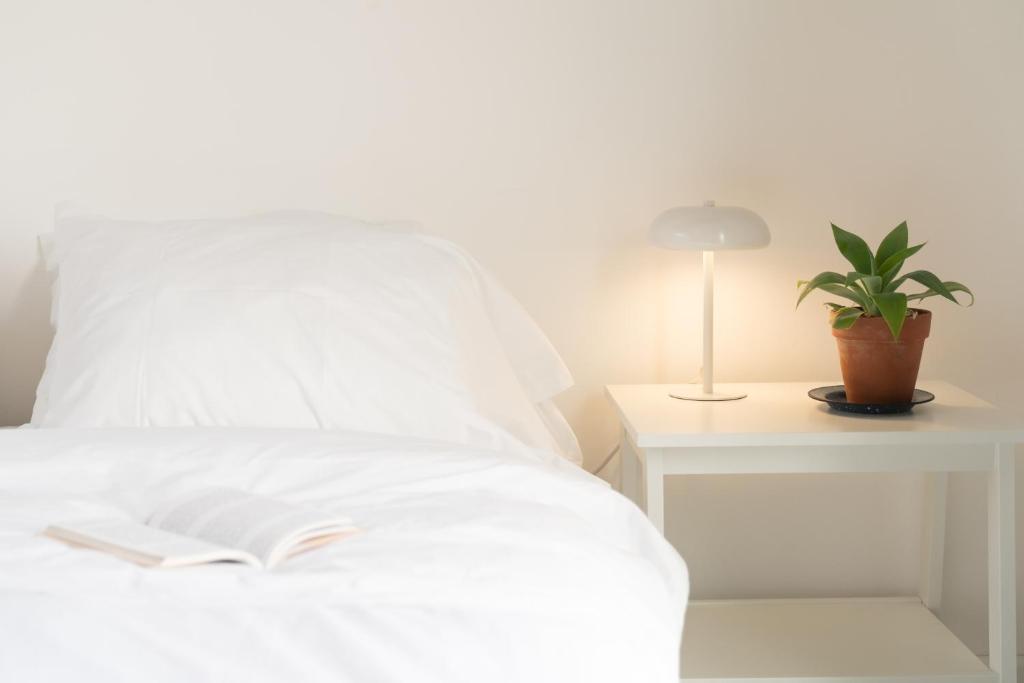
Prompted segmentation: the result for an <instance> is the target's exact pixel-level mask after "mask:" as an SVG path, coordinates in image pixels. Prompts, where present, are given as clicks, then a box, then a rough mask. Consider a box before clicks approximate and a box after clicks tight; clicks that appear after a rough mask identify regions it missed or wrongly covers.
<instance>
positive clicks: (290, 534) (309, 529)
mask: <svg viewBox="0 0 1024 683" xmlns="http://www.w3.org/2000/svg"><path fill="white" fill-rule="evenodd" d="M356 531H357V529H356V528H355V527H354V526H352V521H351V520H350V519H348V518H347V517H341V516H338V515H333V514H330V513H322V512H318V511H316V510H311V509H309V508H304V507H300V506H297V505H290V504H288V503H284V502H281V501H278V500H274V499H273V498H267V497H264V496H258V495H254V494H251V493H246V492H245V491H238V490H236V489H229V488H209V489H203V490H200V491H196V492H193V493H190V494H188V495H185V496H181V497H179V498H175V499H173V500H170V501H168V502H166V503H164V504H162V505H160V506H159V507H158V508H157V509H156V510H155V511H154V512H153V514H152V515H151V516H150V518H149V519H148V520H147V521H146V522H145V523H140V522H135V521H131V520H104V521H92V522H81V523H73V524H62V525H59V526H57V525H54V526H49V527H47V528H46V530H45V531H43V534H44V535H46V536H50V537H53V538H56V539H60V540H62V541H65V542H68V543H71V544H72V545H76V546H83V547H86V548H92V549H95V550H102V551H104V552H108V553H110V554H112V555H116V556H118V557H120V558H123V559H126V560H130V561H132V562H136V563H138V564H141V565H144V566H147V567H182V566H186V565H194V564H206V563H209V562H244V563H245V564H249V565H252V566H254V567H263V568H266V569H271V568H273V567H274V566H275V565H277V564H278V563H279V562H281V561H282V560H284V559H286V558H288V557H291V556H292V555H296V554H298V553H301V552H304V551H306V550H310V549H312V548H316V547H318V546H321V545H323V544H325V543H330V542H331V541H335V540H338V539H340V538H344V537H346V536H350V535H352V534H353V533H355V532H356Z"/></svg>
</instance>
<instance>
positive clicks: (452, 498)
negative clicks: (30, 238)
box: [0, 215, 688, 683]
mask: <svg viewBox="0 0 1024 683" xmlns="http://www.w3.org/2000/svg"><path fill="white" fill-rule="evenodd" d="M58 228H59V229H58V232H57V244H56V247H55V250H54V253H55V254H56V255H55V256H54V257H53V258H52V259H51V265H52V266H53V267H54V268H55V269H56V271H55V273H56V274H57V276H58V277H57V282H58V286H57V289H56V295H55V301H54V321H55V325H56V330H57V337H56V341H55V343H54V347H53V349H51V352H50V357H49V358H48V361H47V369H46V375H45V376H44V379H43V381H42V382H41V384H40V389H39V395H38V399H37V402H36V409H35V412H34V414H33V425H34V427H26V428H23V429H17V430H2V431H0V681H18V682H19V683H21V682H23V681H105V682H106V681H143V680H144V681H176V682H177V681H182V682H183V681H189V682H196V681H236V680H237V681H246V682H250V681H321V680H323V681H328V680H329V681H352V682H358V683H370V682H377V681H402V682H405V681H439V682H440V681H444V682H446V683H455V682H458V681H473V682H476V681H488V682H494V681H531V682H538V681H558V682H560V683H565V682H571V681H581V682H582V681H586V682H587V683H600V682H603V681H607V682H609V683H611V682H613V681H614V682H616V683H619V682H622V681H644V682H652V683H656V682H665V683H668V682H669V681H675V680H676V679H677V676H678V650H679V642H680V638H681V633H682V625H683V615H684V610H685V606H686V600H687V592H688V581H687V574H686V568H685V566H684V564H683V562H682V560H681V559H680V558H679V556H678V554H676V552H675V551H674V550H673V549H672V548H671V547H670V546H669V545H668V544H667V543H666V542H665V541H664V539H663V538H662V537H661V536H660V534H658V533H657V532H656V530H655V529H654V527H653V526H652V525H651V524H650V523H649V522H648V521H647V519H646V518H645V517H644V516H643V514H642V513H641V512H640V511H639V510H638V509H637V508H636V506H635V505H633V504H632V503H631V502H629V501H628V500H626V499H625V498H623V497H622V496H620V495H618V494H617V493H615V492H614V491H612V490H610V489H609V487H608V486H607V485H606V484H605V483H604V482H602V481H600V480H599V479H597V478H596V477H593V476H591V475H590V474H587V473H586V472H584V471H583V470H581V469H580V468H579V466H578V465H577V464H575V463H574V462H572V460H574V459H578V455H579V453H578V447H577V445H576V443H575V438H574V437H573V436H572V433H571V430H569V429H568V427H567V425H566V423H565V421H564V418H562V417H561V415H560V413H558V412H557V409H555V408H554V407H553V404H552V403H551V400H550V399H551V397H552V396H553V395H554V394H555V393H557V392H558V391H560V390H562V389H564V388H565V386H567V385H568V384H567V383H568V382H569V381H571V378H569V375H568V371H567V370H566V369H565V367H564V365H563V364H562V363H561V359H559V358H558V356H557V354H556V353H555V352H554V350H553V348H552V347H551V346H550V343H549V342H548V341H547V339H546V338H545V337H544V336H543V334H542V333H541V332H540V331H539V329H538V328H536V326H535V325H534V323H533V322H532V321H531V320H530V319H529V316H527V315H526V314H525V312H524V311H522V309H520V308H518V304H516V303H515V302H514V300H512V299H511V298H510V297H509V296H508V295H507V294H506V293H504V291H503V290H501V289H500V287H498V286H497V285H496V283H494V282H493V281H491V280H490V279H489V278H488V276H486V274H483V273H482V271H481V270H480V269H479V267H478V266H477V265H476V264H475V263H474V262H472V261H471V260H469V259H468V257H466V256H465V255H464V254H462V253H461V252H460V251H459V250H457V249H456V248H454V247H453V246H452V245H449V244H447V243H441V242H439V241H437V240H432V239H430V238H422V237H417V236H411V235H401V234H397V233H394V232H381V231H380V230H379V229H376V228H374V229H370V228H368V227H367V226H365V225H356V224H355V223H354V222H352V221H341V220H340V219H334V218H325V217H313V218H310V217H309V216H308V215H303V216H295V215H290V216H283V217H282V215H274V216H271V217H261V218H259V219H256V220H251V221H242V222H238V221H235V222H230V223H227V224H206V223H204V224H200V225H197V224H194V223H187V224H180V223H178V224H171V225H154V224H138V225H134V224H128V225H126V224H121V223H116V222H109V221H106V220H105V219H96V218H93V217H90V218H88V219H87V220H78V221H77V222H74V221H72V222H71V223H70V224H69V225H66V226H65V228H64V232H63V233H62V232H61V229H60V226H58ZM254 245H255V246H254ZM296 264H300V265H301V266H302V267H296ZM311 264H312V265H313V266H315V267H311ZM256 427H261V428H256ZM270 427H273V428H270ZM370 432H376V433H370ZM211 485H222V486H230V487H234V488H239V489H244V490H247V491H251V492H254V493H262V494H266V495H270V496H273V497H276V498H280V499H282V500H284V501H287V502H294V503H301V504H308V505H311V506H314V507H317V508H322V509H325V510H329V511H337V512H339V513H341V514H343V515H346V516H349V517H351V518H352V519H353V520H354V522H355V523H356V524H357V525H358V526H359V527H360V528H361V529H362V530H363V531H362V533H360V534H358V535H357V536H356V537H354V538H351V539H347V540H345V541H342V542H339V543H336V544H333V545H329V546H325V547H323V548H319V549H316V550H314V551H311V552H309V553H306V554H303V555H300V556H297V557H295V558H292V559H290V560H289V561H287V562H286V563H284V564H283V565H282V566H281V567H279V568H277V569H275V570H273V571H260V570H257V569H253V568H251V567H247V566H243V565H230V564H219V565H210V566H202V567H193V568H185V569H165V570H161V569H143V568H140V567H137V566H135V565H132V564H130V563H127V562H125V561H123V560H120V559H117V558H115V557H113V556H111V555H107V554H103V553H100V552H95V551H90V550H83V549H74V548H71V547H69V546H66V545H64V544H62V543H60V542H58V541H55V540H52V539H49V538H46V537H43V536H40V535H39V532H40V531H41V530H42V529H43V528H44V527H46V526H47V525H48V524H51V523H67V522H76V521H86V520H90V519H98V518H109V517H112V516H116V517H125V518H130V519H135V520H138V519H143V518H145V517H146V515H147V514H148V513H149V512H150V511H151V510H152V508H153V506H154V505H156V504H157V503H158V502H159V501H160V500H161V499H164V498H166V497H167V496H169V495H171V494H173V493H176V492H181V491H185V490H190V489H195V488H198V487H205V486H211Z"/></svg>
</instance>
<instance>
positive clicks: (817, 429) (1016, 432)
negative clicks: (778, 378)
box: [607, 381, 1024, 448]
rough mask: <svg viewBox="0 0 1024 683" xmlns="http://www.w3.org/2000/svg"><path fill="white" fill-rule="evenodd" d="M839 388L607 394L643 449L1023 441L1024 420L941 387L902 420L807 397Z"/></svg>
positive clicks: (627, 387)
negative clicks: (734, 395)
mask: <svg viewBox="0 0 1024 683" xmlns="http://www.w3.org/2000/svg"><path fill="white" fill-rule="evenodd" d="M829 384H841V382H771V383H745V384H716V385H715V389H716V390H719V391H725V392H743V393H746V394H747V397H746V398H743V399H740V400H738V401H714V402H712V401H708V402H703V401H684V400H679V399H675V398H672V397H670V396H669V395H668V394H669V392H670V391H672V390H673V389H675V388H678V387H679V385H667V384H621V385H611V386H608V387H607V392H608V396H609V397H610V398H611V400H612V403H613V405H614V406H615V409H616V410H617V411H618V414H619V417H620V419H621V420H622V424H623V427H624V428H625V429H626V431H627V432H628V433H629V435H630V438H631V439H632V440H633V442H634V443H635V444H636V445H637V446H639V447H662V448H672V447H687V446H689V447H696V446H795V445H800V446H811V445H822V446H825V445H845V444H851V445H871V444H875V445H884V444H919V445H924V444H953V443H956V444H966V443H992V442H1002V443H1014V442H1019V441H1024V417H1022V416H1020V415H1017V414H1015V413H1012V412H1010V411H1006V410H1002V409H999V408H996V407H995V406H993V405H991V404H990V403H987V402H986V401H984V400H982V399H980V398H978V397H976V396H974V395H972V394H970V393H968V392H967V391H964V390H963V389H961V388H959V387H957V386H954V385H952V384H950V383H948V382H942V381H922V382H920V383H919V384H918V387H919V388H922V389H925V390H927V391H930V392H932V393H933V394H935V400H934V401H933V402H931V403H926V404H923V405H919V406H917V407H915V408H914V410H913V412H911V413H906V414H902V415H855V414H850V413H837V412H834V411H832V410H831V409H830V408H828V406H826V405H825V404H823V403H821V402H819V401H815V400H813V399H811V398H810V397H808V396H807V392H808V391H810V390H811V389H813V388H815V387H820V386H826V385H829Z"/></svg>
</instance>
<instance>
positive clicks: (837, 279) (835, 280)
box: [796, 270, 846, 306]
mask: <svg viewBox="0 0 1024 683" xmlns="http://www.w3.org/2000/svg"><path fill="white" fill-rule="evenodd" d="M844 282H846V278H845V277H843V276H842V275H840V274H839V273H833V272H832V271H830V270H826V271H825V272H824V273H818V274H817V275H815V276H814V277H813V278H811V279H810V280H800V281H799V282H797V283H796V285H797V287H803V291H802V292H800V297H799V298H798V299H797V300H796V305H797V306H799V305H800V302H801V301H803V300H804V299H805V298H806V297H807V295H808V294H810V293H811V292H813V291H814V290H816V289H818V288H820V287H821V286H822V285H828V284H843V283H844Z"/></svg>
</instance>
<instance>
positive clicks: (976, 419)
mask: <svg viewBox="0 0 1024 683" xmlns="http://www.w3.org/2000/svg"><path fill="white" fill-rule="evenodd" d="M826 384H829V383H828V382H788V383H771V384H721V385H717V386H716V388H717V387H721V390H722V391H727V392H735V393H745V394H747V398H745V399H743V400H739V401H729V402H720V403H719V402H699V401H680V400H677V399H673V398H671V397H669V395H668V394H669V392H670V391H671V390H673V388H674V385H619V386H609V387H607V393H608V396H609V398H610V399H611V401H612V404H613V405H614V406H615V409H616V411H617V413H618V416H619V419H620V420H621V422H622V444H621V448H622V450H621V455H622V490H623V493H625V494H626V495H627V496H629V497H630V498H632V499H633V500H634V501H636V502H637V503H638V504H640V505H641V506H642V507H643V508H644V509H645V511H646V512H647V516H648V517H649V518H650V520H651V522H653V523H654V525H655V526H656V527H658V529H659V530H661V531H662V532H664V515H665V511H664V479H665V477H666V476H669V475H685V474H767V473H838V472H905V471H919V472H927V473H930V477H929V488H930V491H929V501H930V502H929V506H930V509H929V513H928V514H927V515H926V528H925V530H924V534H925V536H924V539H925V546H924V547H925V552H924V554H923V558H922V567H921V581H920V586H919V595H918V596H911V597H907V598H877V599H874V598H849V599H824V600H709V601H699V600H697V601H693V602H692V603H691V604H690V607H689V609H688V610H687V616H686V627H685V629H684V634H683V658H682V675H683V679H684V680H687V681H692V680H705V681H708V682H709V683H710V681H713V680H717V681H719V682H720V683H721V679H729V681H730V683H734V682H735V681H740V680H761V681H765V680H766V679H771V680H773V681H781V680H791V679H797V680H799V679H801V678H803V679H806V680H813V681H814V683H824V682H826V681H827V682H828V683H833V682H838V681H841V680H843V681H865V682H866V681H873V682H874V683H893V682H895V681H897V680H898V681H899V682H900V683H926V682H932V681H935V680H936V677H938V676H943V678H941V680H942V681H943V682H944V683H967V682H979V683H980V682H981V681H989V682H998V683H1016V680H1017V679H1016V668H1017V659H1016V657H1017V653H1016V645H1017V628H1016V611H1015V607H1016V596H1015V589H1016V584H1015V574H1014V558H1015V554H1014V553H1015V551H1014V454H1013V451H1014V444H1015V443H1017V442H1021V441H1024V425H1022V420H1021V419H1020V418H1019V417H1017V416H1015V415H1012V414H1010V413H1007V412H1005V411H1001V410H999V409H997V408H995V407H993V406H992V405H990V404H988V403H986V402H985V401H983V400H981V399H979V398H977V397H975V396H972V395H971V394H969V393H967V392H966V391H964V390H962V389H959V388H958V387H955V386H953V385H951V384H948V383H945V382H921V383H920V384H919V386H920V388H923V389H926V390H928V391H931V392H932V393H934V394H935V396H936V399H935V401H934V402H933V403H928V404H925V405H921V406H917V407H916V408H915V409H914V412H912V413H909V414H904V415H893V416H864V415H850V414H843V413H835V412H832V411H831V410H829V409H828V407H827V406H825V405H823V404H821V403H819V402H817V401H813V400H811V399H810V398H809V397H808V396H807V392H808V391H809V390H810V389H812V388H814V387H816V386H823V385H826ZM978 471H982V472H987V473H988V478H989V483H988V546H989V552H988V568H989V573H988V577H989V580H988V591H989V667H986V666H985V665H984V664H983V663H982V662H981V661H980V660H979V659H978V658H977V657H975V656H974V654H973V653H971V652H970V651H969V650H968V649H967V647H966V646H965V645H964V644H963V643H961V642H960V641H959V640H958V639H957V638H956V637H955V636H954V635H953V634H952V633H951V632H950V631H949V630H948V629H946V627H945V626H944V625H943V624H942V623H941V622H940V621H939V620H938V619H937V618H936V617H935V616H934V614H933V613H932V612H933V611H934V610H936V609H937V608H938V606H939V603H940V601H941V592H942V557H943V547H944V540H945V519H946V508H945V499H946V476H947V475H946V473H947V472H978Z"/></svg>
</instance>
